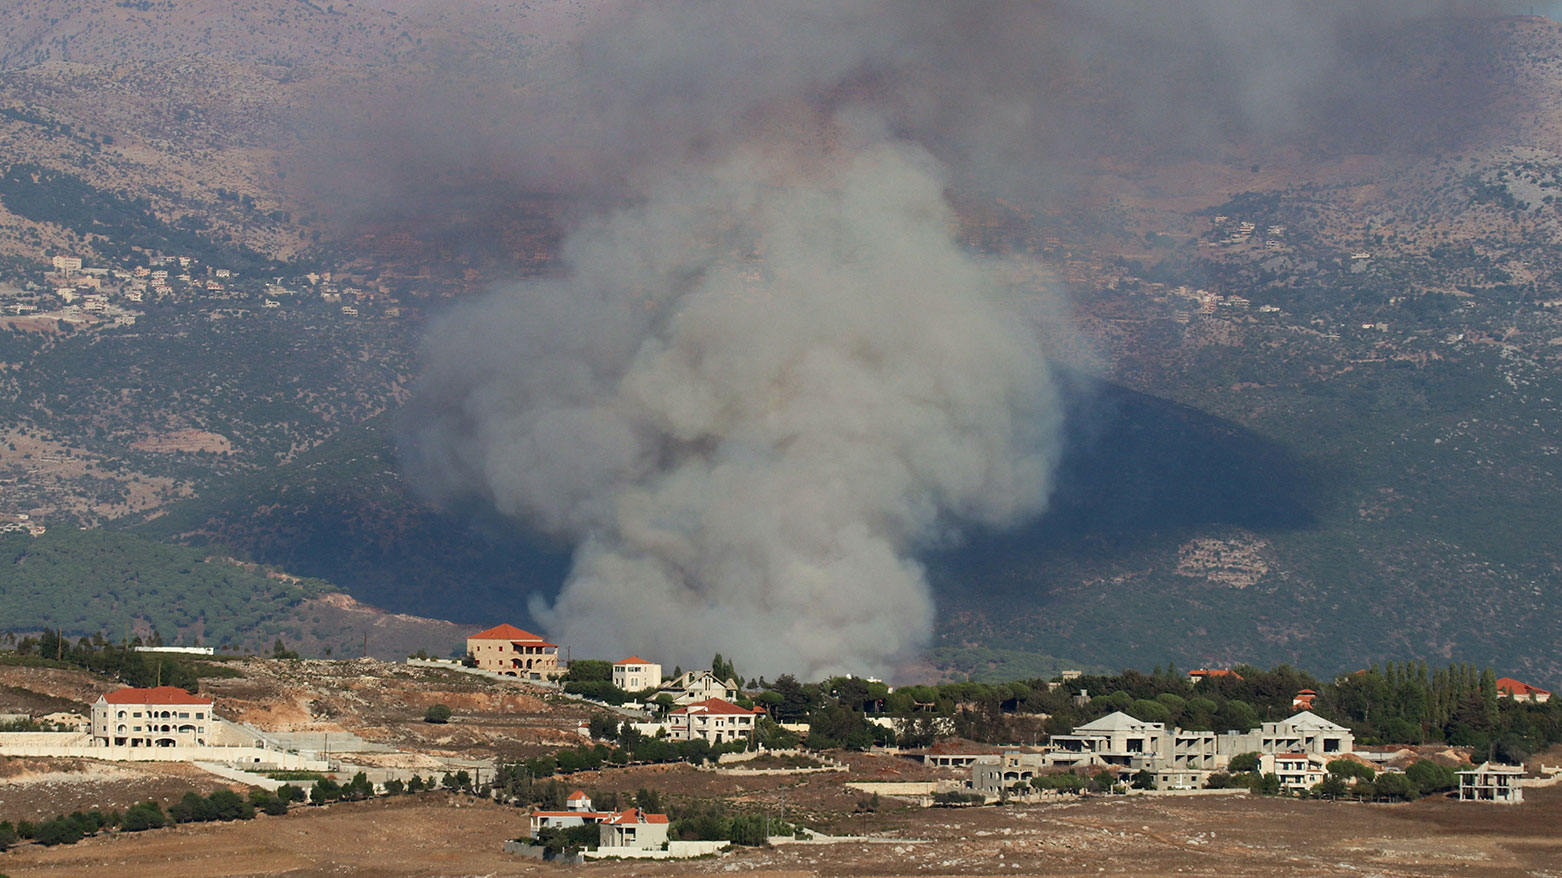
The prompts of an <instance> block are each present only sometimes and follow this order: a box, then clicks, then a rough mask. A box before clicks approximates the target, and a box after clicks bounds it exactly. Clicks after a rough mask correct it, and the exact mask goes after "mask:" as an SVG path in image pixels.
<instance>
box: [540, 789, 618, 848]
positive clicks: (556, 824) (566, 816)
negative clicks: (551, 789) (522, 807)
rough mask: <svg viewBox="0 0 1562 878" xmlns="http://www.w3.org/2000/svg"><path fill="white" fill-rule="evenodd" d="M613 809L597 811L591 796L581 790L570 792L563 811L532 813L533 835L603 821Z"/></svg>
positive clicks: (610, 815)
mask: <svg viewBox="0 0 1562 878" xmlns="http://www.w3.org/2000/svg"><path fill="white" fill-rule="evenodd" d="M613 814H614V812H612V811H597V810H594V809H593V808H592V807H591V797H590V796H588V795H586V794H585V793H584V792H581V791H580V790H576V791H574V792H573V793H570V794H569V797H568V798H566V799H565V800H564V810H563V811H533V812H532V813H531V837H532V838H533V839H535V838H537V836H538V835H540V834H541V833H542V831H543V830H544V829H548V828H553V829H568V828H570V827H573V826H585V825H586V824H588V823H601V822H602V821H604V820H606V819H608V818H609V817H612V816H613Z"/></svg>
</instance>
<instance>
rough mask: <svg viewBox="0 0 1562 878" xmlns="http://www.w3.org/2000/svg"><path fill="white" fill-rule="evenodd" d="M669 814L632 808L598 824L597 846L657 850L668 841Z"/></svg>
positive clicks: (610, 816)
mask: <svg viewBox="0 0 1562 878" xmlns="http://www.w3.org/2000/svg"><path fill="white" fill-rule="evenodd" d="M667 829H668V822H667V815H666V814H647V813H646V812H644V811H641V810H640V809H639V808H630V809H629V810H627V811H620V812H618V813H617V814H612V815H609V816H608V818H607V819H606V820H603V821H602V822H601V823H600V824H598V832H599V833H600V835H599V836H598V838H597V847H599V848H636V849H639V850H656V849H658V848H660V847H661V846H662V845H663V844H665V843H666V842H667Z"/></svg>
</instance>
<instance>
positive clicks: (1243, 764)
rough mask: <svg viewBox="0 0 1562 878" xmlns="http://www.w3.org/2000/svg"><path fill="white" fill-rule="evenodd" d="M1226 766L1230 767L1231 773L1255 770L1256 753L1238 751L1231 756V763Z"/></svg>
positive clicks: (1256, 764)
mask: <svg viewBox="0 0 1562 878" xmlns="http://www.w3.org/2000/svg"><path fill="white" fill-rule="evenodd" d="M1227 767H1228V768H1230V769H1231V771H1232V772H1233V773H1235V772H1239V771H1257V770H1258V754H1257V753H1238V754H1237V755H1235V756H1233V757H1231V764H1230V765H1228V766H1227Z"/></svg>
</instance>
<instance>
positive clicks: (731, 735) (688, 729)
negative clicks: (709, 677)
mask: <svg viewBox="0 0 1562 878" xmlns="http://www.w3.org/2000/svg"><path fill="white" fill-rule="evenodd" d="M762 713H764V711H762V710H759V709H757V708H755V709H749V708H747V707H739V706H737V705H736V704H733V703H732V702H730V701H726V700H724V699H721V698H707V699H705V700H704V701H697V702H695V703H693V704H685V705H684V706H683V707H680V708H678V709H676V710H674V711H672V712H671V713H669V714H668V715H667V737H669V738H671V739H672V740H674V741H692V740H694V739H695V738H704V739H705V740H707V741H709V742H711V743H712V744H723V743H726V742H728V741H736V740H738V739H740V738H748V737H750V736H751V735H753V734H754V722H755V720H756V719H757V718H758V717H759V715H760V714H762Z"/></svg>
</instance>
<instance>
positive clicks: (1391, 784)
mask: <svg viewBox="0 0 1562 878" xmlns="http://www.w3.org/2000/svg"><path fill="white" fill-rule="evenodd" d="M1372 787H1373V792H1374V793H1375V794H1376V795H1377V796H1379V797H1382V798H1385V799H1404V800H1406V801H1409V800H1410V799H1414V798H1416V797H1417V795H1418V794H1417V792H1416V786H1415V784H1413V783H1411V781H1410V778H1409V777H1406V776H1405V775H1403V774H1392V773H1387V772H1385V773H1383V774H1380V775H1378V778H1377V780H1376V781H1374V782H1373V784H1372Z"/></svg>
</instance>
